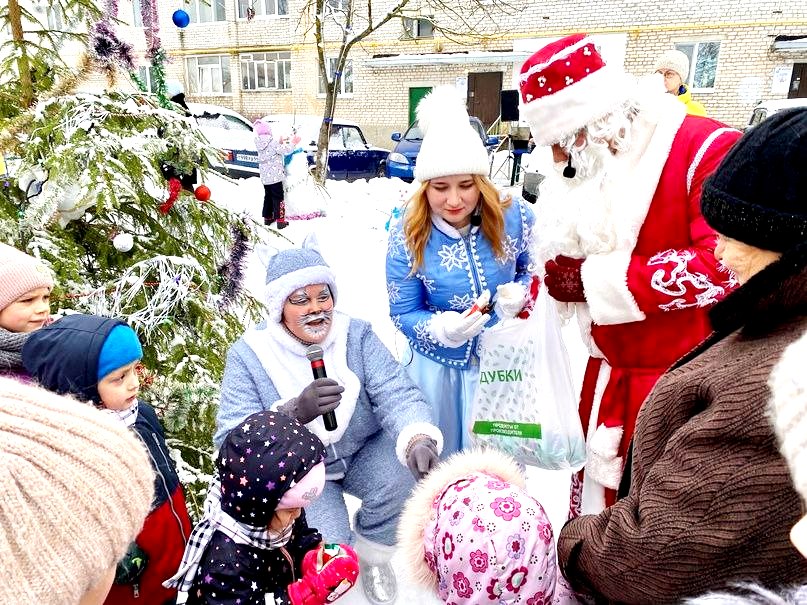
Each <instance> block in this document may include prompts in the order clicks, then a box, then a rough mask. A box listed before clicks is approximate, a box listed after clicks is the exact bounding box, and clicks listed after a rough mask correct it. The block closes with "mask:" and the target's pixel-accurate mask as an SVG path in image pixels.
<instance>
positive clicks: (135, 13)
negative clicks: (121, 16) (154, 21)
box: [132, 0, 143, 27]
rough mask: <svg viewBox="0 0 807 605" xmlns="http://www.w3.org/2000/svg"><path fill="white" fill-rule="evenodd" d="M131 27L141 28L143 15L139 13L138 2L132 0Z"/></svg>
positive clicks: (138, 0)
mask: <svg viewBox="0 0 807 605" xmlns="http://www.w3.org/2000/svg"><path fill="white" fill-rule="evenodd" d="M132 25H134V26H135V27H143V15H142V14H141V13H140V0H132Z"/></svg>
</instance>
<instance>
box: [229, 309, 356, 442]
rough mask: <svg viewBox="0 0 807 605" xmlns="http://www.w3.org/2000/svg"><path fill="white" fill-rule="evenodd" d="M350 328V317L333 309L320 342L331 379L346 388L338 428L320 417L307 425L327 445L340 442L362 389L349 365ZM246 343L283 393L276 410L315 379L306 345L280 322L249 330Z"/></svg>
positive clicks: (337, 411)
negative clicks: (328, 326)
mask: <svg viewBox="0 0 807 605" xmlns="http://www.w3.org/2000/svg"><path fill="white" fill-rule="evenodd" d="M349 327H350V317H348V316H347V315H345V314H343V313H339V312H338V311H334V314H333V323H332V324H331V329H330V332H328V336H327V337H326V338H325V340H324V341H323V342H322V343H321V345H320V346H322V350H323V353H324V354H323V361H324V362H325V367H326V368H327V371H328V378H333V379H334V380H336V382H338V383H339V384H340V385H342V386H343V387H344V388H345V390H344V392H343V393H342V400H341V402H340V404H339V406H338V407H337V408H336V409H335V410H334V414H336V422H337V428H336V430H335V431H328V430H326V429H325V424H324V422H323V420H322V417H321V416H320V417H318V418H315V419H314V420H312V421H311V422H309V423H308V424H306V425H305V427H306V428H307V429H308V430H309V431H311V432H312V433H314V434H315V435H316V436H317V437H319V438H320V441H322V443H323V444H325V446H326V447H327V446H328V445H331V444H332V443H337V442H338V441H339V440H340V439H341V438H342V435H344V434H345V431H346V430H347V427H348V425H349V424H350V419H351V418H352V417H353V412H354V411H355V409H356V402H357V401H358V399H359V394H360V392H361V383H360V382H359V377H358V376H356V374H354V373H353V371H352V370H351V369H350V368H349V367H348V365H347V333H348V328H349ZM244 342H245V343H246V344H247V346H249V347H250V348H251V349H252V350H253V352H254V353H255V356H256V357H257V358H258V360H259V361H260V362H261V365H262V366H263V369H264V371H265V372H266V375H267V376H269V378H270V380H271V381H272V385H273V386H274V387H275V390H276V391H277V393H278V395H279V396H280V399H279V400H278V401H276V402H275V403H273V404H272V409H273V410H276V409H277V407H278V405H280V404H282V403H285V402H286V401H288V400H290V399H293V398H294V397H297V396H298V395H299V394H300V393H301V392H302V390H303V389H304V388H305V387H307V386H308V385H309V384H311V381H312V380H314V378H313V376H312V373H311V362H310V361H308V358H307V357H306V356H305V352H306V348H307V347H306V345H304V344H302V343H301V342H299V341H298V340H296V339H295V338H292V337H291V336H290V335H289V334H288V333H287V332H286V330H285V329H284V328H283V327H282V326H281V325H280V323H270V322H267V325H266V327H265V328H264V329H262V330H259V329H256V328H254V329H251V330H247V332H246V333H245V334H244Z"/></svg>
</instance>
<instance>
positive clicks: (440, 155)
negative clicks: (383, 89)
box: [415, 86, 490, 183]
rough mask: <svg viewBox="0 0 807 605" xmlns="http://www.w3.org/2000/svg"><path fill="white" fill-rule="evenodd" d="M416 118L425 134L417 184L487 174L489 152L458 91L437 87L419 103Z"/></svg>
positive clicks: (416, 170)
mask: <svg viewBox="0 0 807 605" xmlns="http://www.w3.org/2000/svg"><path fill="white" fill-rule="evenodd" d="M417 116H418V125H419V126H420V129H421V131H422V132H423V143H422V144H421V146H420V152H418V157H417V161H416V163H415V178H416V179H417V180H418V181H420V182H421V183H422V182H424V181H428V180H430V179H435V178H437V177H441V176H453V175H458V174H479V175H482V176H487V175H488V172H489V171H490V165H489V164H488V152H487V150H486V149H485V145H484V144H483V143H482V139H480V138H479V135H478V134H477V132H476V131H475V130H474V128H473V126H471V124H470V123H469V118H468V110H467V109H466V108H465V101H464V100H463V99H462V97H460V95H459V93H458V92H457V89H456V88H453V87H451V86H438V87H437V88H435V89H434V90H433V91H431V92H430V93H429V94H427V95H426V96H425V97H423V99H422V100H421V101H420V103H418V108H417Z"/></svg>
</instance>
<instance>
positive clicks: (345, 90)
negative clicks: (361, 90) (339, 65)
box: [319, 57, 353, 95]
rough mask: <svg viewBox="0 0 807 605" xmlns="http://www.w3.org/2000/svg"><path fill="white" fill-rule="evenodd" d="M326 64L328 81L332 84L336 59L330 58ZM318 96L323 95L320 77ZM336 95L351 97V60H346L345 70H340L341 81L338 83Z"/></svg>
mask: <svg viewBox="0 0 807 605" xmlns="http://www.w3.org/2000/svg"><path fill="white" fill-rule="evenodd" d="M326 61H327V62H328V80H329V81H331V82H333V74H334V72H335V71H336V62H337V61H338V59H336V58H335V57H331V58H329V59H326ZM319 94H321V95H324V94H325V82H324V81H323V79H322V76H320V78H319ZM337 94H340V95H352V94H353V59H348V60H347V61H346V62H345V68H344V70H342V79H341V80H340V81H339V90H338V91H337Z"/></svg>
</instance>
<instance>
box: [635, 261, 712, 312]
mask: <svg viewBox="0 0 807 605" xmlns="http://www.w3.org/2000/svg"><path fill="white" fill-rule="evenodd" d="M694 258H695V253H694V252H691V251H690V250H666V251H664V252H659V253H658V254H656V255H655V256H653V257H652V258H651V259H650V260H649V261H647V264H648V266H651V267H652V266H653V265H672V267H669V268H665V269H659V270H658V271H655V272H654V273H653V276H652V277H651V278H650V285H651V287H652V288H653V289H654V290H656V291H658V292H661V293H662V294H666V295H667V296H670V297H676V298H674V299H673V300H672V301H670V302H669V303H665V304H663V305H659V309H661V310H662V311H673V310H675V309H686V308H688V307H707V306H709V305H713V304H714V303H716V302H717V301H718V296H720V295H722V294H725V293H726V289H725V288H724V287H722V286H717V285H715V284H713V283H712V282H711V280H710V279H709V277H708V276H706V275H704V274H703V273H692V272H690V270H689V265H688V263H689V261H691V260H693V259H694ZM692 289H695V290H699V292H698V293H697V294H695V301H694V302H687V301H686V299H685V298H681V297H682V296H684V295H685V294H686V293H687V291H688V290H692Z"/></svg>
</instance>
